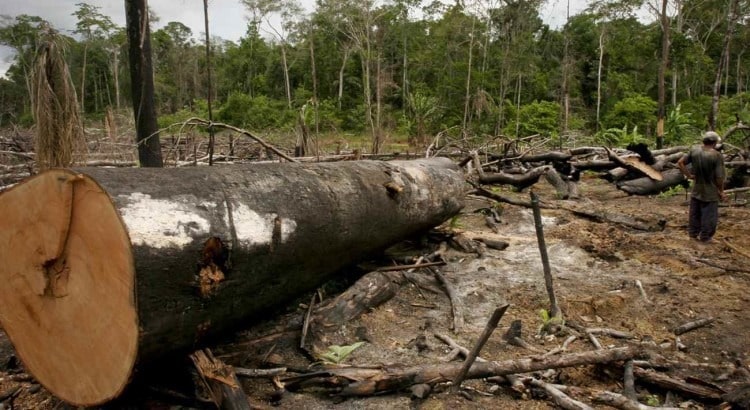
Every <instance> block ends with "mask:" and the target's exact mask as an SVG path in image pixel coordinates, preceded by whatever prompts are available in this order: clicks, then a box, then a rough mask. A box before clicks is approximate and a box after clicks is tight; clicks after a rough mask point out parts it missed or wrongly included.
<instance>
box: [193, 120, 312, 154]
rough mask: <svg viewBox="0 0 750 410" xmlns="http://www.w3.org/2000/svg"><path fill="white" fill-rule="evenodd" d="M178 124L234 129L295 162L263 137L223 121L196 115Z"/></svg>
mask: <svg viewBox="0 0 750 410" xmlns="http://www.w3.org/2000/svg"><path fill="white" fill-rule="evenodd" d="M180 125H182V126H188V125H191V126H195V125H200V126H203V127H209V128H224V129H228V130H232V131H234V132H236V133H239V134H242V135H244V136H246V137H248V138H250V139H252V140H254V141H255V142H257V143H258V144H260V145H261V146H262V147H263V148H265V149H267V150H271V151H273V152H274V153H275V154H276V155H278V156H280V157H281V158H284V159H285V160H287V161H289V162H297V160H295V159H294V158H292V157H290V156H288V155H286V154H285V153H284V152H283V151H281V150H279V149H278V148H276V147H274V146H273V145H271V144H269V143H267V142H265V141H264V140H263V139H261V138H260V137H258V136H256V135H255V134H253V133H251V132H250V131H247V130H243V129H241V128H237V127H235V126H233V125H229V124H224V123H221V122H213V121H209V120H204V119H202V118H196V117H193V118H189V119H188V120H187V121H185V122H184V123H182V124H180Z"/></svg>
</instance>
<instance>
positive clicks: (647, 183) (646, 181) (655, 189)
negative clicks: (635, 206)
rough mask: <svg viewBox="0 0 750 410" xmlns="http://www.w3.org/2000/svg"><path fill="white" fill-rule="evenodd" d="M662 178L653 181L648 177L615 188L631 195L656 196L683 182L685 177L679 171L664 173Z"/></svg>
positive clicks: (632, 180) (620, 184) (672, 170)
mask: <svg viewBox="0 0 750 410" xmlns="http://www.w3.org/2000/svg"><path fill="white" fill-rule="evenodd" d="M662 176H663V179H662V180H661V181H655V180H653V179H651V178H649V177H643V178H638V179H631V180H629V181H625V182H621V183H619V184H618V185H617V188H619V189H621V190H622V191H625V192H627V193H629V194H631V195H651V194H658V193H659V192H661V191H664V190H667V189H669V188H671V187H673V186H675V185H679V184H681V183H682V182H683V181H685V176H684V175H682V172H680V170H679V169H670V170H668V171H665V172H663V173H662Z"/></svg>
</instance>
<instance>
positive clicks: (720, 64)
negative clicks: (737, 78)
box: [708, 0, 740, 131]
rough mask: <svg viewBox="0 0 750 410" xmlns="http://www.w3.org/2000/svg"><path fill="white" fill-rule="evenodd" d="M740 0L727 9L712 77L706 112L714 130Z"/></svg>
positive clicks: (731, 3) (734, 1)
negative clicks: (722, 36)
mask: <svg viewBox="0 0 750 410" xmlns="http://www.w3.org/2000/svg"><path fill="white" fill-rule="evenodd" d="M739 5H740V0H731V1H730V3H729V8H728V9H727V30H726V32H725V33H724V41H723V44H722V47H721V56H720V57H719V60H718V61H717V62H716V75H715V77H714V86H713V95H712V96H711V110H710V111H709V114H708V129H709V130H711V131H714V130H716V117H717V116H718V114H719V96H720V94H721V75H722V72H723V71H724V70H725V69H726V70H728V69H729V67H728V64H727V62H728V60H729V45H730V44H731V42H732V35H733V33H734V27H735V25H736V23H737V19H738V17H739V15H738V10H739Z"/></svg>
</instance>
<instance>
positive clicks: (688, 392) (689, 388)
mask: <svg viewBox="0 0 750 410" xmlns="http://www.w3.org/2000/svg"><path fill="white" fill-rule="evenodd" d="M633 375H635V377H637V378H638V379H640V380H642V381H644V382H647V383H649V384H653V385H655V386H658V387H661V388H663V389H667V390H674V391H676V392H678V393H680V394H681V395H683V396H686V397H692V398H696V399H701V400H709V401H718V400H721V395H722V394H723V393H724V392H723V391H718V390H716V389H712V388H710V387H707V386H703V385H699V384H693V383H687V382H685V381H682V380H679V379H675V378H672V377H669V376H667V375H664V374H661V373H656V372H653V371H649V370H644V369H641V368H640V367H634V368H633Z"/></svg>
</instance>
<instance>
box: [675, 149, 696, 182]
mask: <svg viewBox="0 0 750 410" xmlns="http://www.w3.org/2000/svg"><path fill="white" fill-rule="evenodd" d="M689 162H690V154H685V155H683V156H682V158H680V160H679V161H677V166H678V167H680V171H682V175H685V178H687V179H693V178H694V177H695V175H693V174H691V173H690V170H689V169H688V167H687V164H688V163H689Z"/></svg>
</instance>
